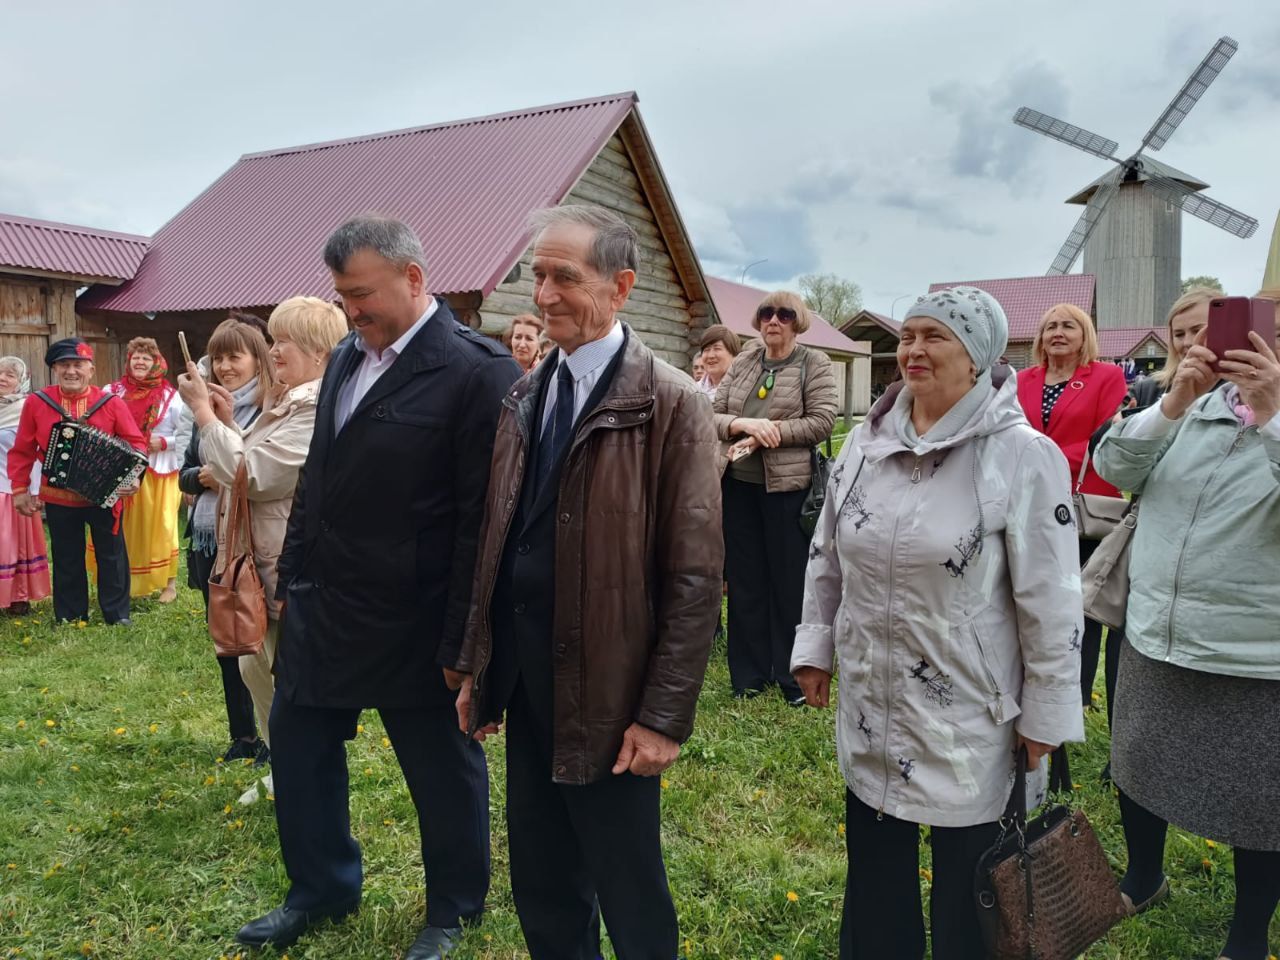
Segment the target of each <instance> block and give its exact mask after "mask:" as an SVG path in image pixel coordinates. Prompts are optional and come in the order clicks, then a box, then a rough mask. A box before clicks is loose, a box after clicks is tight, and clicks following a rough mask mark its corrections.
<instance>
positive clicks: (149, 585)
mask: <svg viewBox="0 0 1280 960" xmlns="http://www.w3.org/2000/svg"><path fill="white" fill-rule="evenodd" d="M181 503H182V491H181V490H180V489H179V488H178V474H177V472H176V471H175V472H173V473H166V474H159V473H156V472H154V471H153V470H151V469H150V468H148V469H147V472H146V473H145V474H143V475H142V486H141V487H140V488H139V490H138V492H137V493H135V494H134V495H133V496H132V497H129V498H128V499H127V500H125V502H124V516H122V517H121V518H120V532H121V533H122V534H124V544H125V549H126V550H127V551H128V553H129V581H130V583H129V595H130V596H133V597H149V596H151V594H153V593H155V592H156V591H157V590H163V589H164V587H165V584H167V583H168V582H169V580H170V579H172V578H174V577H176V576H177V575H178V507H179V505H180V504H181ZM88 566H89V572H90V573H92V574H94V576H95V578H96V575H97V572H98V558H97V555H96V554H95V553H94V551H93V543H92V542H90V543H89V545H88Z"/></svg>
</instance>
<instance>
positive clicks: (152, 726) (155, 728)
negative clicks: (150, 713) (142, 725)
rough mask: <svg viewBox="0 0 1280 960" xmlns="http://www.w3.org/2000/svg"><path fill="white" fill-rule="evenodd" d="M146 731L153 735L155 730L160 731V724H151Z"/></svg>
mask: <svg viewBox="0 0 1280 960" xmlns="http://www.w3.org/2000/svg"><path fill="white" fill-rule="evenodd" d="M147 729H148V730H149V731H151V732H152V733H155V732H156V731H157V730H159V729H160V724H158V723H153V724H151V725H150V726H148V727H147Z"/></svg>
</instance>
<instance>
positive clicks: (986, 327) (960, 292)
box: [897, 286, 1009, 449]
mask: <svg viewBox="0 0 1280 960" xmlns="http://www.w3.org/2000/svg"><path fill="white" fill-rule="evenodd" d="M911 317H929V318H930V319H932V320H937V321H938V322H939V323H941V324H942V325H943V326H945V327H946V328H947V329H949V330H950V331H951V332H952V333H954V334H955V335H956V339H957V340H959V341H960V343H961V344H962V345H963V346H964V348H965V350H966V352H968V354H969V359H970V360H972V361H973V365H974V367H975V368H976V369H977V371H978V374H977V377H976V378H975V380H974V383H973V386H972V387H971V388H970V389H969V392H968V393H966V394H965V395H964V396H963V397H961V398H960V400H959V401H958V402H957V403H956V405H955V406H954V407H952V408H951V409H950V410H948V411H947V412H946V414H944V415H943V417H942V419H941V420H939V421H938V422H937V423H935V424H934V425H933V426H932V427H931V428H930V429H929V432H928V433H926V434H925V435H924V436H923V437H921V436H918V435H917V434H916V430H915V427H914V426H913V425H912V423H911V392H910V389H905V390H903V391H902V393H901V394H899V396H898V404H897V406H900V407H901V408H902V410H901V411H900V412H901V416H900V417H899V419H898V432H899V435H900V436H901V437H902V440H903V442H904V443H905V444H906V445H907V446H908V447H909V448H911V449H916V448H917V447H918V446H919V445H920V444H921V443H922V442H926V443H943V442H945V441H947V440H949V439H950V438H951V437H952V436H954V435H955V434H957V433H959V432H960V430H961V429H962V428H963V427H965V426H966V425H967V424H968V423H969V421H970V420H971V419H972V418H973V417H974V416H975V415H976V414H977V413H978V411H979V410H980V409H981V408H982V406H983V404H985V403H986V401H987V398H988V397H989V396H990V395H991V389H992V387H991V368H992V367H993V366H995V365H996V364H997V363H999V362H1000V358H1001V357H1002V356H1004V351H1005V348H1006V347H1007V346H1008V345H1009V320H1008V319H1007V318H1006V317H1005V315H1004V310H1003V309H1002V308H1001V306H1000V304H999V302H998V301H997V300H996V298H995V297H993V296H991V294H989V293H987V292H986V291H985V290H979V289H978V288H977V287H963V286H961V287H947V288H946V289H945V290H938V291H936V292H934V293H927V294H925V295H924V296H923V297H920V298H919V299H917V300H916V302H915V303H914V304H912V305H911V306H910V307H909V308H908V309H907V314H906V319H910V318H911Z"/></svg>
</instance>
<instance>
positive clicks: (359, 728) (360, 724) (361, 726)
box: [356, 723, 364, 733]
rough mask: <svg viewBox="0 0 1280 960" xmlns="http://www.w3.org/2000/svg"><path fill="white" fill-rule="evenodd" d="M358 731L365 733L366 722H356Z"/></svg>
mask: <svg viewBox="0 0 1280 960" xmlns="http://www.w3.org/2000/svg"><path fill="white" fill-rule="evenodd" d="M356 733H364V724H363V723H357V724H356Z"/></svg>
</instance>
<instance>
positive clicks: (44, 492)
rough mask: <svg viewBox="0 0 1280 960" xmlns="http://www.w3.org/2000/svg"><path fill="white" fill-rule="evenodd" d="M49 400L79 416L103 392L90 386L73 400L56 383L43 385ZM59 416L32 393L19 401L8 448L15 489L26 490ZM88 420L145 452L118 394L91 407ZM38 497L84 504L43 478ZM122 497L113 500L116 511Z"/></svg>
mask: <svg viewBox="0 0 1280 960" xmlns="http://www.w3.org/2000/svg"><path fill="white" fill-rule="evenodd" d="M41 392H42V393H44V394H46V395H47V396H48V397H49V398H50V399H51V400H54V401H55V402H57V403H60V404H61V405H62V406H63V408H64V409H66V411H67V412H68V413H70V414H71V415H72V416H77V417H78V416H82V415H83V414H84V411H86V410H88V409H89V407H91V406H93V405H94V404H95V403H97V402H98V399H99V398H100V397H101V396H102V389H101V388H100V387H94V386H90V387H89V389H88V390H86V391H85V392H84V393H82V394H81V395H80V396H78V397H76V398H75V399H74V401H72V400H71V399H69V398H68V399H64V398H63V396H62V391H61V390H59V389H58V388H57V387H45V388H44V390H42V391H41ZM60 419H61V417H60V416H59V415H58V412H57V411H56V410H54V409H53V407H51V406H49V405H48V404H47V403H45V402H44V401H43V400H41V399H40V398H39V397H37V396H36V395H35V394H34V393H33V394H31V395H30V396H28V397H27V399H26V400H24V401H22V418H21V419H20V420H19V421H18V435H17V436H16V437H15V438H14V441H13V449H11V450H10V451H9V463H8V468H9V480H10V482H11V483H12V484H13V489H14V490H26V489H27V488H28V487H29V486H30V484H31V469H32V467H34V466H35V464H36V461H38V460H43V459H44V455H45V450H46V448H47V447H48V444H49V434H50V433H51V432H52V431H53V427H54V424H56V423H57V422H58V421H59V420H60ZM89 423H90V424H91V425H92V426H95V427H97V428H98V429H99V430H101V431H103V432H104V433H111V434H114V435H115V436H117V437H119V438H120V439H121V440H124V441H125V442H126V443H128V444H129V446H131V447H133V448H134V449H135V450H138V451H141V452H142V453H146V452H147V443H146V441H145V440H143V439H142V434H141V433H140V432H139V430H138V425H137V424H136V423H134V422H133V414H131V413H130V412H129V408H128V407H127V406H125V403H124V401H123V400H121V399H120V398H119V397H112V398H111V399H110V400H108V401H107V402H106V403H105V404H103V405H102V407H101V408H99V409H98V410H96V411H94V414H93V416H91V417H90V418H89ZM40 499H41V500H44V501H46V502H48V503H56V504H60V505H62V506H68V507H83V506H85V505H86V504H87V502H88V501H86V500H85V499H84V498H82V497H79V496H77V495H76V494H74V493H72V492H71V491H69V490H60V489H58V488H56V487H50V486H49V485H48V484H47V483H44V482H43V481H42V482H41V484H40ZM123 502H124V501H123V500H121V501H117V502H116V510H117V511H119V509H120V506H121V504H123Z"/></svg>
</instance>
